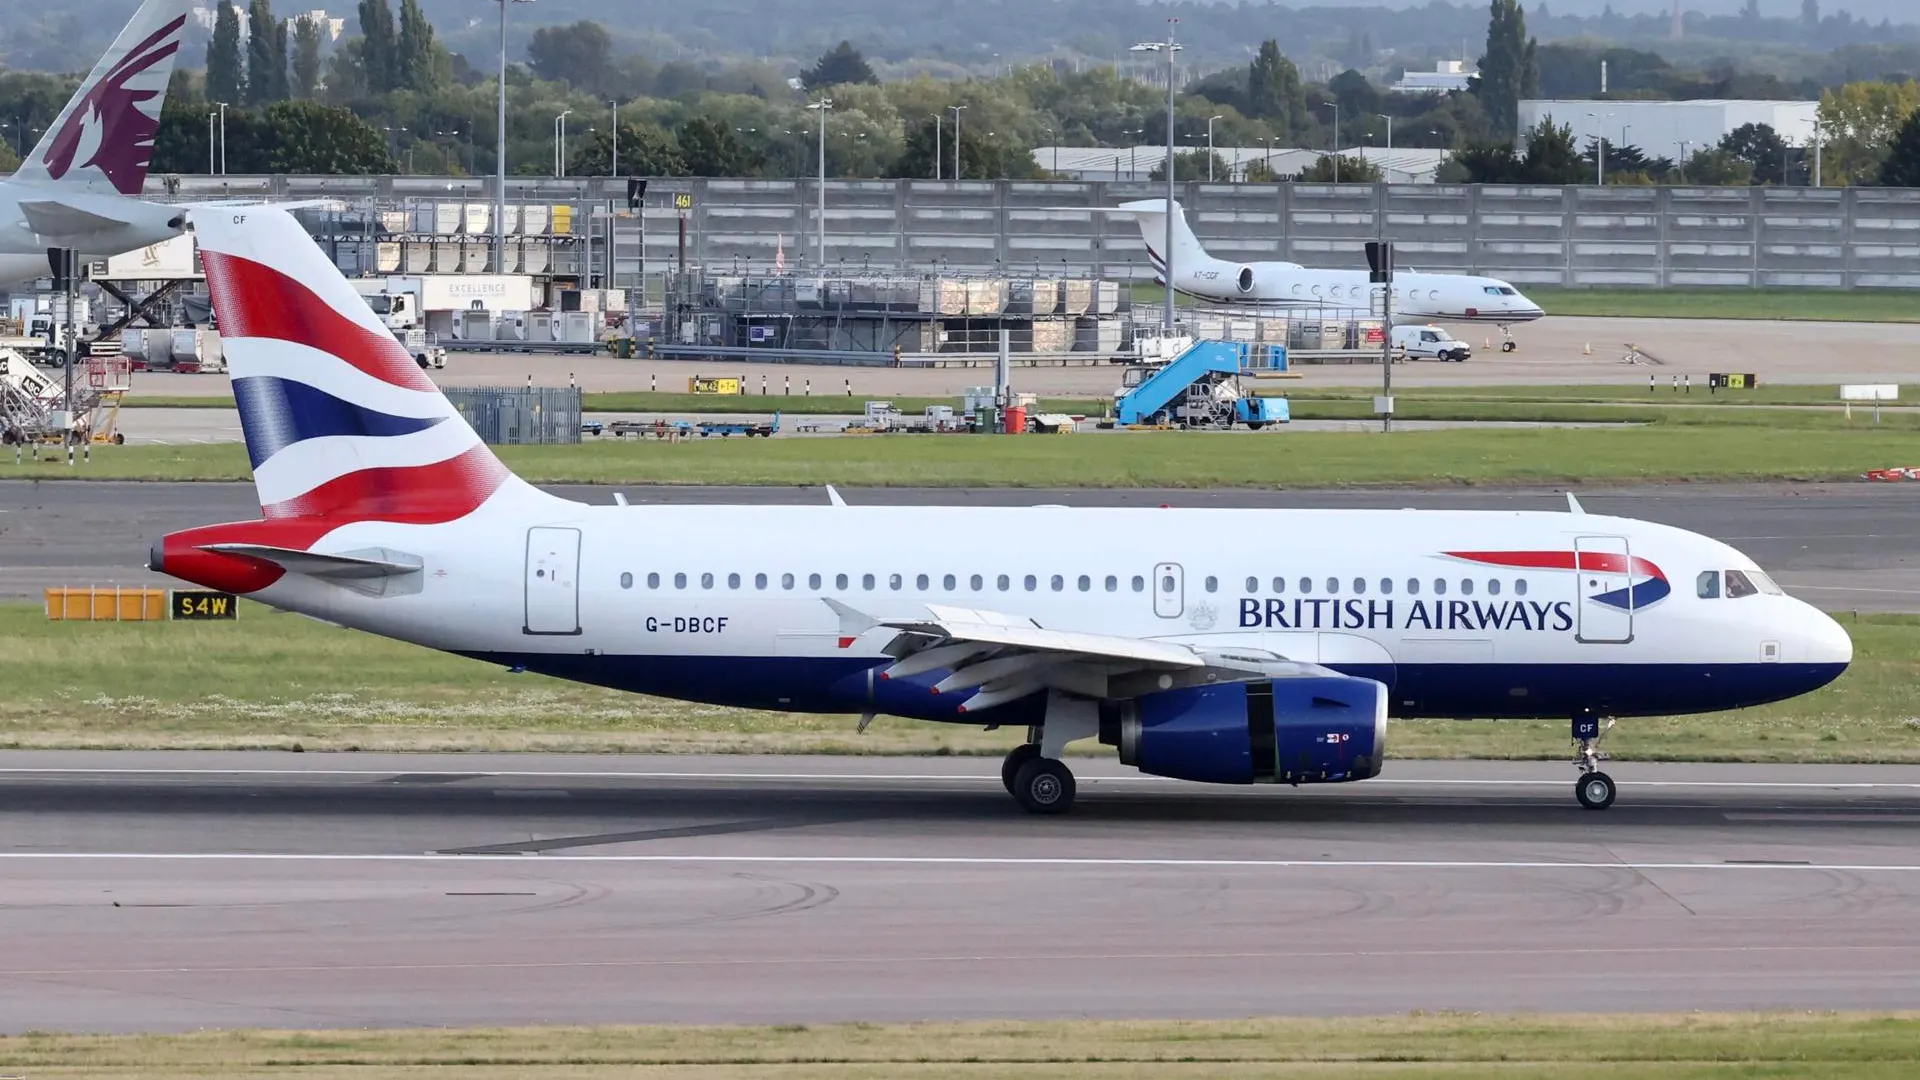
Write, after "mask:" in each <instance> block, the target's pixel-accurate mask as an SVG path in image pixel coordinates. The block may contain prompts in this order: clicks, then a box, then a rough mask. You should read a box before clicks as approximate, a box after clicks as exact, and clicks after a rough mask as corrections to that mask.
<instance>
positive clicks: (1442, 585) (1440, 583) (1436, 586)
mask: <svg viewBox="0 0 1920 1080" xmlns="http://www.w3.org/2000/svg"><path fill="white" fill-rule="evenodd" d="M1433 595H1435V596H1445V595H1447V579H1446V578H1443V577H1437V578H1434V579H1433Z"/></svg>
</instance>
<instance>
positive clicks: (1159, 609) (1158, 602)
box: [1153, 562, 1187, 619]
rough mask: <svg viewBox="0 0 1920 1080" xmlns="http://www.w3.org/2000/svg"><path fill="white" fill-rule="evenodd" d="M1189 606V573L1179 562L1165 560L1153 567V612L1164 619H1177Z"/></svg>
mask: <svg viewBox="0 0 1920 1080" xmlns="http://www.w3.org/2000/svg"><path fill="white" fill-rule="evenodd" d="M1186 608H1187V575H1186V572H1185V571H1184V570H1181V569H1180V564H1179V563H1171V562H1163V563H1158V564H1156V565H1155V566H1154V568H1153V613H1154V614H1155V615H1158V616H1160V617H1161V618H1163V619H1177V618H1179V617H1180V613H1181V612H1183V611H1185V610H1186Z"/></svg>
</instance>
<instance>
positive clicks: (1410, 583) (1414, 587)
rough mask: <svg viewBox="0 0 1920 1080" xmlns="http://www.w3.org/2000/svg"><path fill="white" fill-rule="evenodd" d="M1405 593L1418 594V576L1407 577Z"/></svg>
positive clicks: (1409, 594)
mask: <svg viewBox="0 0 1920 1080" xmlns="http://www.w3.org/2000/svg"><path fill="white" fill-rule="evenodd" d="M1407 595H1408V596H1419V595H1420V579H1419V578H1417V577H1410V578H1408V579H1407Z"/></svg>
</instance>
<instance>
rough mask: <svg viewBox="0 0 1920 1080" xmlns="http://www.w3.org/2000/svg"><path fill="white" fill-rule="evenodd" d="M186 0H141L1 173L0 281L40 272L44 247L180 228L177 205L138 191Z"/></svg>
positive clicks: (78, 246)
mask: <svg viewBox="0 0 1920 1080" xmlns="http://www.w3.org/2000/svg"><path fill="white" fill-rule="evenodd" d="M191 6H192V0H146V2H145V3H143V4H141V5H140V8H139V10H138V11H136V12H134V14H133V19H132V21H130V22H128V23H127V26H126V28H125V29H124V30H122V31H120V36H119V37H117V38H115V39H114V42H113V46H112V47H111V48H109V49H108V50H107V54H106V55H105V56H103V57H101V59H100V62H99V63H98V64H96V65H94V68H93V71H92V72H91V73H90V74H89V75H88V76H87V79H86V81H85V82H83V83H81V84H80V89H79V90H78V91H77V92H75V94H74V95H73V100H71V101H69V102H68V103H67V107H66V109H65V110H63V111H62V112H61V113H60V116H59V118H58V119H56V120H55V121H54V122H53V126H52V127H49V128H48V129H47V133H46V134H45V135H44V136H42V137H41V139H40V143H39V145H37V146H35V147H34V148H33V153H32V154H30V155H29V156H28V157H27V159H26V161H25V162H24V163H22V164H21V166H20V169H19V171H17V172H15V173H14V174H13V175H12V176H11V177H9V178H7V179H5V180H0V285H6V284H12V283H14V282H20V281H31V280H33V279H34V278H38V277H45V276H47V274H48V272H49V271H50V269H51V266H50V263H49V252H50V251H52V250H56V249H67V248H71V249H73V250H76V251H78V252H80V253H81V255H83V256H85V257H87V258H104V257H107V256H111V255H118V254H121V253H122V252H128V251H136V250H138V249H140V248H143V247H148V246H150V245H153V244H157V243H161V242H162V241H165V240H169V239H172V238H173V237H175V236H177V235H179V234H180V232H181V230H182V228H183V227H184V225H185V213H184V212H183V210H182V209H181V208H180V207H177V206H167V205H164V204H161V203H152V202H145V201H143V200H141V199H140V198H139V195H140V192H141V189H142V188H143V187H144V186H145V184H146V180H147V169H148V167H149V166H150V165H151V164H152V160H153V140H154V135H155V133H157V132H158V131H159V129H160V106H161V104H162V103H163V102H164V101H165V100H166V96H167V81H168V79H169V78H171V77H172V75H173V67H174V62H175V61H176V60H177V59H178V58H179V52H180V44H181V38H182V37H183V35H184V34H185V33H186V24H187V10H188V8H189V7H191Z"/></svg>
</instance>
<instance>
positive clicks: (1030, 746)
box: [1000, 743, 1040, 795]
mask: <svg viewBox="0 0 1920 1080" xmlns="http://www.w3.org/2000/svg"><path fill="white" fill-rule="evenodd" d="M1039 756H1040V744H1039V743H1021V744H1020V745H1019V746H1016V747H1014V748H1013V749H1012V750H1010V751H1008V752H1007V760H1005V761H1003V762H1001V763H1000V784H1001V786H1003V787H1005V788H1006V789H1007V794H1009V795H1011V794H1013V774H1014V773H1016V772H1018V771H1020V766H1022V765H1025V764H1026V763H1027V762H1029V761H1032V760H1033V759H1034V758H1037V757H1039Z"/></svg>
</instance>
